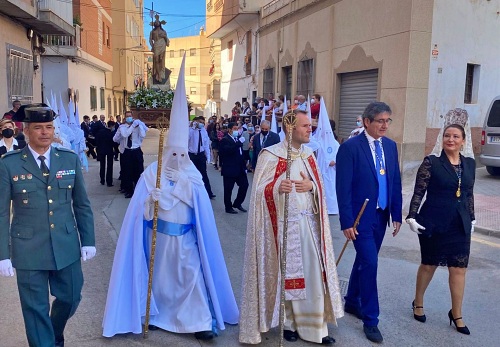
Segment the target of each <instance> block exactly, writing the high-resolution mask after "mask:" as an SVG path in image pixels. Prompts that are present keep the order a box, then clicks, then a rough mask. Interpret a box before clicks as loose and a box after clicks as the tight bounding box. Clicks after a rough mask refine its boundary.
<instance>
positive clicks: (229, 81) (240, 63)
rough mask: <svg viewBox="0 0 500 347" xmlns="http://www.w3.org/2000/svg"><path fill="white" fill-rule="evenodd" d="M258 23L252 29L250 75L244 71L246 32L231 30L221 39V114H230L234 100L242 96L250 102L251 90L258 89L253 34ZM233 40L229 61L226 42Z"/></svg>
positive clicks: (254, 36) (255, 46)
mask: <svg viewBox="0 0 500 347" xmlns="http://www.w3.org/2000/svg"><path fill="white" fill-rule="evenodd" d="M257 28H258V23H255V25H254V26H252V27H251V28H249V29H248V30H252V75H248V76H247V75H246V73H245V56H246V54H247V41H246V32H244V31H243V30H242V29H240V30H238V31H233V32H231V33H230V34H229V35H227V36H225V37H224V38H222V39H221V72H222V77H221V87H220V90H221V115H224V114H228V115H229V116H230V115H231V109H232V108H233V107H234V103H235V102H236V101H239V102H241V99H242V98H247V100H248V101H249V102H250V103H252V102H253V100H252V92H253V91H256V90H258V73H257V68H256V66H257V61H258V57H257V47H258V41H257V40H258V38H257V37H256V35H255V32H256V31H257ZM231 40H232V41H233V60H232V61H229V59H228V56H229V50H228V48H227V44H228V42H229V41H231Z"/></svg>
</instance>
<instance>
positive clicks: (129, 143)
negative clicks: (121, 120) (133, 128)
mask: <svg viewBox="0 0 500 347" xmlns="http://www.w3.org/2000/svg"><path fill="white" fill-rule="evenodd" d="M127 148H129V149H132V134H130V135H129V137H128V139H127Z"/></svg>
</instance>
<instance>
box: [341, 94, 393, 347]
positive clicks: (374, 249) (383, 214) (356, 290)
mask: <svg viewBox="0 0 500 347" xmlns="http://www.w3.org/2000/svg"><path fill="white" fill-rule="evenodd" d="M391 114H392V111H391V108H390V107H389V106H388V105H387V104H385V103H383V102H372V103H370V104H369V105H368V106H367V107H366V109H365V111H364V112H363V125H364V127H365V131H364V132H363V133H362V134H361V135H359V136H355V137H353V138H351V139H349V140H348V141H347V142H345V143H343V144H342V145H341V146H340V148H339V151H338V154H337V164H336V167H337V182H336V183H337V184H336V187H337V200H338V203H339V214H340V226H341V228H342V230H343V232H344V235H345V237H346V238H347V239H348V240H352V241H353V243H354V248H355V249H356V259H355V261H354V265H353V267H352V272H351V277H350V281H349V288H348V290H347V295H346V297H345V301H346V302H345V312H347V313H351V314H354V315H356V316H357V317H358V318H360V319H362V320H363V324H364V325H363V330H364V332H365V335H366V337H367V338H368V339H369V340H370V341H372V342H382V341H383V337H382V334H381V333H380V330H379V329H378V327H377V326H378V316H379V303H378V292H377V263H378V252H379V250H380V246H381V245H382V241H383V239H384V235H385V231H386V228H387V226H388V224H389V221H390V220H391V219H392V224H393V227H394V230H393V233H392V235H393V236H396V235H397V233H398V232H399V228H400V227H401V221H402V216H401V213H402V211H401V208H402V200H403V198H402V194H401V175H400V172H399V163H398V151H397V148H396V143H395V142H394V141H392V140H391V139H389V138H387V137H385V133H386V131H387V129H388V128H389V124H391V122H392V119H391V118H390V116H391ZM365 199H369V202H368V205H367V206H366V209H365V212H364V214H363V216H362V217H361V220H360V223H359V225H358V227H357V228H356V229H354V228H353V225H354V221H355V219H356V216H357V214H358V212H359V210H360V209H361V206H362V205H363V202H364V201H365Z"/></svg>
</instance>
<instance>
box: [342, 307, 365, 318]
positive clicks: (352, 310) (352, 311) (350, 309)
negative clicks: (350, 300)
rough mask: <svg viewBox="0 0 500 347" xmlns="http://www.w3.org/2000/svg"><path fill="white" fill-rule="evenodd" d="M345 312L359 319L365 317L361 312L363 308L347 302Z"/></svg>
mask: <svg viewBox="0 0 500 347" xmlns="http://www.w3.org/2000/svg"><path fill="white" fill-rule="evenodd" d="M344 312H346V313H349V314H352V315H354V316H356V317H357V318H358V319H363V314H362V313H361V310H360V309H359V308H358V307H355V306H351V305H348V304H345V306H344Z"/></svg>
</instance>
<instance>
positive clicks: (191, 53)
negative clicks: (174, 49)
mask: <svg viewBox="0 0 500 347" xmlns="http://www.w3.org/2000/svg"><path fill="white" fill-rule="evenodd" d="M195 55H196V48H191V49H189V56H191V57H194V56H195Z"/></svg>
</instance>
